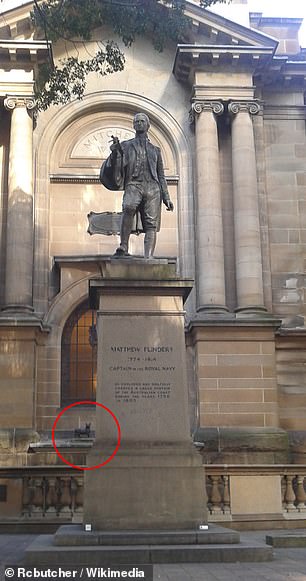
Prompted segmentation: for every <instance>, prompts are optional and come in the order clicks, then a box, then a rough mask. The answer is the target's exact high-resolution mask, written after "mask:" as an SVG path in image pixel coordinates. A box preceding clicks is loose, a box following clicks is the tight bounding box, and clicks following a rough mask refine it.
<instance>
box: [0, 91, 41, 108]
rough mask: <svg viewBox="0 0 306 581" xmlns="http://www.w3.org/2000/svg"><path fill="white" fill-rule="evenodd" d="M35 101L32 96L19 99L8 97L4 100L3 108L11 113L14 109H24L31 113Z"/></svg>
mask: <svg viewBox="0 0 306 581" xmlns="http://www.w3.org/2000/svg"><path fill="white" fill-rule="evenodd" d="M35 105H36V103H35V99H34V97H32V96H29V97H21V96H18V95H8V96H7V97H6V98H5V99H4V107H5V108H6V109H7V110H8V111H13V110H14V109H16V108H17V107H18V108H21V107H24V108H26V109H28V110H29V111H31V110H32V109H34V108H35Z"/></svg>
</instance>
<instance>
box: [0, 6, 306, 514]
mask: <svg viewBox="0 0 306 581" xmlns="http://www.w3.org/2000/svg"><path fill="white" fill-rule="evenodd" d="M239 3H240V2H236V3H235V4H239ZM241 4H244V3H243V2H241ZM31 9H32V2H26V3H23V4H22V3H21V4H20V5H19V6H18V5H17V6H16V7H15V8H13V9H7V10H5V11H3V12H2V14H1V16H0V184H1V189H0V195H1V198H0V200H1V203H0V307H1V311H0V388H1V403H0V466H1V469H0V479H1V480H0V519H1V520H2V521H3V520H5V519H6V520H8V521H10V520H16V519H17V520H20V519H21V518H22V519H23V520H26V519H28V520H29V519H30V518H32V521H33V520H34V521H35V519H38V520H39V519H40V518H42V515H47V516H48V518H49V519H50V522H57V519H58V518H60V519H67V520H69V519H70V518H71V515H72V516H73V517H75V515H76V514H78V513H81V505H82V502H81V500H80V499H79V496H80V490H81V487H82V478H81V474H78V475H77V476H76V475H75V473H73V472H72V471H71V474H70V475H69V476H67V474H68V473H67V471H66V475H63V474H62V472H61V469H62V465H61V463H60V462H59V460H58V458H57V457H56V455H55V453H54V450H53V447H52V444H51V441H50V433H51V429H52V426H53V423H54V421H55V419H56V417H57V415H58V413H59V411H60V410H61V409H63V407H64V406H65V405H68V404H69V403H73V402H75V401H79V400H85V399H86V400H92V401H94V400H95V385H96V335H95V322H96V313H95V310H94V309H92V308H91V307H90V305H89V303H88V281H89V279H90V278H91V277H94V276H97V275H99V273H100V271H99V265H98V259H99V257H101V256H104V257H107V256H111V255H112V254H113V253H114V251H115V249H116V247H117V245H118V237H116V236H114V235H110V236H106V235H105V236H103V235H96V236H90V235H89V234H88V232H87V227H88V221H87V214H89V213H90V212H92V211H93V212H120V210H121V195H120V194H119V193H118V192H117V193H116V192H108V191H107V190H106V189H105V188H103V187H102V186H101V184H100V183H99V179H98V175H99V168H100V165H101V163H102V160H104V159H105V158H106V157H107V156H108V152H109V141H110V140H111V136H112V135H116V136H118V137H119V139H121V140H123V139H129V138H131V137H132V136H133V131H132V119H133V116H134V114H135V113H136V112H138V111H143V112H145V113H147V115H148V116H149V117H150V120H151V128H150V139H151V141H152V142H153V143H154V144H156V145H158V146H159V147H160V148H161V151H162V156H163V160H164V166H165V173H166V178H167V182H168V187H169V191H170V194H171V198H172V200H173V201H174V204H175V212H174V213H167V212H163V215H162V229H161V232H160V234H159V236H158V244H157V249H156V256H157V257H168V258H170V259H172V258H173V259H176V260H177V269H178V274H179V276H180V277H181V278H187V279H190V278H191V279H193V280H194V288H193V291H192V293H191V295H190V297H189V298H188V301H187V303H186V305H185V306H186V350H187V357H188V378H189V379H188V384H189V401H190V418H191V424H192V432H193V435H194V438H195V440H196V441H198V442H203V443H204V449H203V452H202V453H203V459H204V462H205V463H206V464H207V465H208V466H207V471H206V473H207V487H208V496H209V508H210V515H211V519H215V520H221V521H224V522H226V521H231V522H232V523H235V522H237V523H238V522H240V523H241V522H243V521H245V520H247V521H248V522H249V521H250V520H252V519H255V520H257V521H258V520H259V521H260V520H264V521H265V522H266V521H267V520H269V521H273V520H274V521H275V522H283V521H284V520H286V522H289V521H290V520H291V521H294V522H295V524H296V523H297V522H299V520H300V519H301V518H302V517H303V514H305V512H304V511H305V510H306V506H305V499H306V494H305V477H306V459H305V454H306V381H305V379H306V375H305V374H306V350H305V336H306V335H305V334H306V326H305V315H306V306H305V260H306V131H305V120H306V107H305V80H306V56H305V55H306V53H305V50H303V49H301V48H300V46H299V41H298V31H299V27H300V25H301V20H300V19H294V18H292V19H284V18H264V17H262V16H261V15H260V14H257V13H256V14H255V13H253V14H251V15H250V22H249V26H243V25H241V24H237V23H235V22H234V21H231V20H229V19H227V18H224V17H223V16H220V15H218V14H216V13H214V12H212V11H206V10H203V9H201V8H200V7H199V6H198V5H197V3H196V2H187V7H186V10H187V14H188V16H189V17H190V19H191V20H192V22H193V27H192V35H191V37H190V41H189V43H188V44H187V43H186V44H179V45H178V46H172V45H170V44H169V46H167V47H166V49H165V50H164V51H163V52H162V53H158V52H155V51H154V50H153V49H152V47H151V44H150V42H149V41H147V40H146V39H139V40H137V42H136V43H135V45H133V47H132V48H131V49H129V50H127V52H126V67H125V70H124V71H122V72H120V73H115V74H113V75H110V76H107V77H104V78H99V77H98V76H96V75H95V74H92V75H91V76H90V78H89V82H88V86H87V90H86V95H85V98H84V99H83V100H82V101H74V102H72V103H70V104H68V105H66V106H63V107H57V108H56V107H54V108H51V109H49V110H48V111H46V112H43V113H40V114H39V115H38V117H37V119H36V118H35V115H34V111H35V101H34V98H33V83H34V81H35V77H36V74H37V67H38V65H39V64H40V63H43V62H44V61H45V60H46V59H47V58H48V54H49V50H50V49H49V47H48V46H47V43H46V41H44V40H40V39H37V38H36V37H35V35H34V34H33V29H32V25H31V19H30V11H31ZM88 48H90V47H87V48H86V47H84V48H83V49H80V54H81V55H82V51H84V54H86V50H88ZM67 50H68V51H69V50H72V48H71V46H70V47H67V46H65V43H64V42H62V43H61V42H59V43H57V44H56V45H55V46H53V48H52V52H53V58H54V60H55V61H58V59H60V58H61V57H62V56H65V55H66V53H67ZM141 238H142V237H141V236H140V237H138V238H137V237H134V238H133V242H132V248H131V250H132V253H133V254H141V253H142V243H143V241H142V239H141ZM88 421H89V422H91V425H92V427H93V426H94V412H93V411H92V409H91V408H90V407H86V406H84V407H78V408H76V409H75V410H72V412H71V413H70V415H67V417H66V418H65V420H63V422H62V424H61V431H62V441H63V443H62V447H63V449H65V450H66V453H67V454H68V456H69V458H70V459H71V460H75V459H76V458H77V459H79V460H80V459H81V460H82V459H83V460H84V458H85V454H86V446H85V447H84V442H83V441H82V445H81V444H80V443H79V444H77V443H76V444H75V446H71V445H70V444H69V440H70V438H71V437H72V436H71V435H72V434H73V432H74V429H75V428H78V427H80V426H83V425H84V424H85V422H88ZM1 471H2V472H1ZM246 490H247V494H246V493H245V491H246ZM1 495H2V496H1ZM52 499H53V500H52ZM54 499H57V500H54ZM29 507H30V508H29ZM254 515H255V516H254ZM237 526H238V525H237Z"/></svg>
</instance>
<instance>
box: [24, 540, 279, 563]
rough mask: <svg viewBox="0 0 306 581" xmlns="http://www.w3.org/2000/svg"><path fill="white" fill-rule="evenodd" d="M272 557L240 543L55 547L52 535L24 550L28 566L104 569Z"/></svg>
mask: <svg viewBox="0 0 306 581" xmlns="http://www.w3.org/2000/svg"><path fill="white" fill-rule="evenodd" d="M272 558H273V550H272V547H269V546H267V545H264V544H262V545H261V544H259V543H250V542H247V541H242V542H241V543H239V544H230V545H227V544H218V545H216V544H211V545H199V544H198V545H190V544H189V545H121V546H85V547H84V546H77V547H72V546H55V545H54V544H53V536H52V535H41V536H39V537H37V539H35V541H34V542H33V543H32V544H31V545H30V546H29V547H28V548H27V549H26V552H25V562H26V565H28V566H34V565H37V563H39V564H40V566H44V565H53V566H56V565H59V566H60V565H61V566H70V565H75V566H83V565H84V566H86V565H90V566H101V565H103V566H105V565H114V564H116V565H120V564H126V565H128V564H133V565H135V564H136V565H144V564H157V563H234V562H237V561H240V562H263V561H270V560H272Z"/></svg>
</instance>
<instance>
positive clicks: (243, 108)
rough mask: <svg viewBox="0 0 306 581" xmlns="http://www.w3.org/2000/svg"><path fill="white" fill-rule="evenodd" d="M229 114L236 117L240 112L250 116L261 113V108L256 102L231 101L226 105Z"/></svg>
mask: <svg viewBox="0 0 306 581" xmlns="http://www.w3.org/2000/svg"><path fill="white" fill-rule="evenodd" d="M228 110H229V113H232V114H233V115H236V114H237V113H240V112H247V113H250V115H257V114H258V113H259V112H260V111H261V106H260V104H259V103H258V102H257V101H231V102H230V103H229V104H228Z"/></svg>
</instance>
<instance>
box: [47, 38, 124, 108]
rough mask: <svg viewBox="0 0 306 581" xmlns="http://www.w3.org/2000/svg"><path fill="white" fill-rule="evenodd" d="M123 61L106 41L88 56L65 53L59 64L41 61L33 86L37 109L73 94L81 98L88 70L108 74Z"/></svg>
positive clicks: (119, 68) (58, 102)
mask: <svg viewBox="0 0 306 581" xmlns="http://www.w3.org/2000/svg"><path fill="white" fill-rule="evenodd" d="M124 62H125V58H124V55H123V53H122V52H121V51H120V50H119V48H118V46H117V45H116V44H115V43H112V42H108V43H107V44H106V45H105V48H104V49H100V50H98V51H97V52H96V54H95V56H94V57H93V58H92V59H89V60H79V59H78V57H69V58H67V59H65V60H63V61H60V66H54V67H51V66H50V65H43V66H42V67H41V69H40V73H39V77H38V83H37V87H36V104H37V109H38V111H42V110H46V109H48V107H49V106H50V105H64V104H66V103H69V101H71V99H73V98H77V99H82V98H83V95H84V91H85V88H86V76H87V75H88V73H91V72H95V73H98V74H99V75H101V76H104V75H108V74H110V73H113V72H115V71H121V70H122V69H123V68H124Z"/></svg>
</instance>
